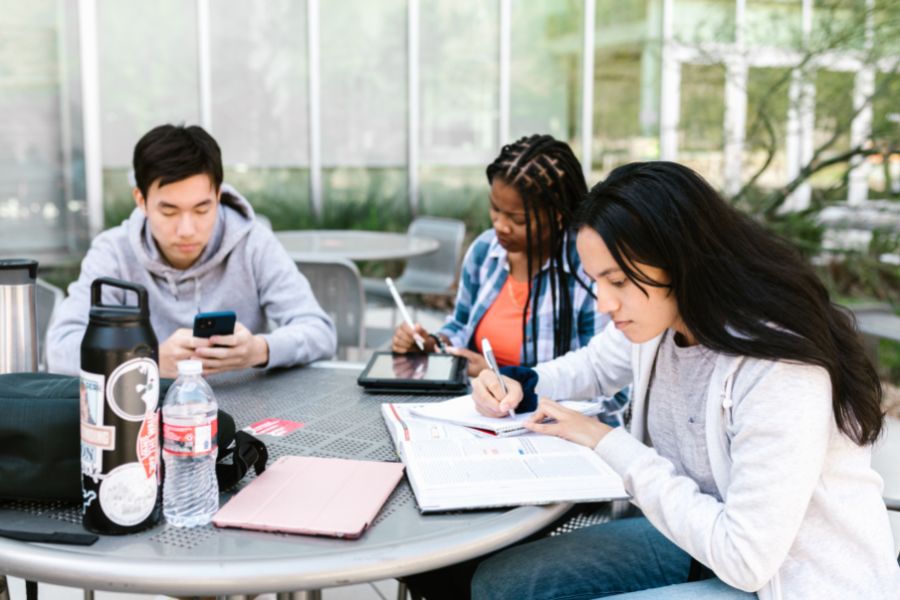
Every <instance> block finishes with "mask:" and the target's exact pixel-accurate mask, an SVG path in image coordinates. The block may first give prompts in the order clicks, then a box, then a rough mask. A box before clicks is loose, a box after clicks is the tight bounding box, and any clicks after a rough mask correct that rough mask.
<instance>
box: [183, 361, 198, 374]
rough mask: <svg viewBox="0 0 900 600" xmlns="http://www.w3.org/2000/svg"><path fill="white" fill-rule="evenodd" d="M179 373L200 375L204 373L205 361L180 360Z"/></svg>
mask: <svg viewBox="0 0 900 600" xmlns="http://www.w3.org/2000/svg"><path fill="white" fill-rule="evenodd" d="M177 364H178V374H179V375H200V374H202V373H203V362H202V361H199V360H179V361H178V363H177Z"/></svg>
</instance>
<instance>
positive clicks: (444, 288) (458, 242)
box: [397, 217, 466, 294]
mask: <svg viewBox="0 0 900 600" xmlns="http://www.w3.org/2000/svg"><path fill="white" fill-rule="evenodd" d="M407 233H408V234H409V235H412V236H421V237H427V238H431V239H435V240H437V241H438V243H439V244H440V245H439V246H438V249H437V251H436V252H433V253H431V254H426V255H425V256H417V257H415V258H411V259H409V261H407V263H406V269H404V271H403V275H401V276H400V278H399V279H398V280H397V283H398V284H400V286H401V288H404V289H414V290H415V289H421V290H432V291H431V292H429V293H436V294H437V293H449V292H452V290H453V287H454V285H455V284H456V275H457V271H458V269H459V263H460V261H461V260H462V251H463V240H464V239H465V236H466V224H465V223H463V222H462V221H460V220H458V219H445V218H441V217H417V218H416V219H414V220H413V222H412V223H410V225H409V229H408V230H407Z"/></svg>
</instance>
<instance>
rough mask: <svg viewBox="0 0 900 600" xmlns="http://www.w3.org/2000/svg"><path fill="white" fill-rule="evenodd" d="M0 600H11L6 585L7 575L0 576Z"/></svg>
mask: <svg viewBox="0 0 900 600" xmlns="http://www.w3.org/2000/svg"><path fill="white" fill-rule="evenodd" d="M0 600H9V587H8V586H7V584H6V575H0Z"/></svg>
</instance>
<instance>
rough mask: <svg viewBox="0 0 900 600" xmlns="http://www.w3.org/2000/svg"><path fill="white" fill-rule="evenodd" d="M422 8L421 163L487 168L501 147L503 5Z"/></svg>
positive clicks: (453, 1) (465, 0)
mask: <svg viewBox="0 0 900 600" xmlns="http://www.w3.org/2000/svg"><path fill="white" fill-rule="evenodd" d="M518 6H519V4H516V5H514V8H513V10H516V9H517V8H518ZM419 10H420V15H419V17H420V19H419V22H420V31H419V40H420V41H419V44H420V50H419V56H420V59H419V83H420V100H419V106H420V160H421V162H422V164H423V165H427V164H434V165H448V166H449V165H470V166H474V165H479V166H482V168H483V166H486V165H487V163H489V162H490V161H491V160H493V159H494V157H495V156H496V154H497V153H498V151H499V149H500V144H499V143H498V141H497V119H498V85H499V84H498V78H499V71H498V56H499V42H498V35H499V13H498V11H499V9H498V3H497V2H483V1H481V0H434V1H431V2H423V3H422V4H421V7H420V9H419ZM511 101H512V100H511Z"/></svg>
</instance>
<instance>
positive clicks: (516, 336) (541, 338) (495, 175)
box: [391, 135, 625, 420]
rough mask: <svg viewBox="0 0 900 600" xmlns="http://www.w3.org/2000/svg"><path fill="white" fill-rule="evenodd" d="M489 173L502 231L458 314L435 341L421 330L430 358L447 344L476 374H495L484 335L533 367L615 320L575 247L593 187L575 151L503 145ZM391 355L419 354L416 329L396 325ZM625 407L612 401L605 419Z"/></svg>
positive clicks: (474, 262) (547, 139) (478, 244)
mask: <svg viewBox="0 0 900 600" xmlns="http://www.w3.org/2000/svg"><path fill="white" fill-rule="evenodd" d="M486 174H487V179H488V183H489V184H490V186H491V188H490V194H489V196H488V201H489V203H490V215H491V221H492V223H493V228H492V229H489V230H488V231H485V232H484V233H482V234H481V235H479V236H478V238H476V239H475V241H474V242H473V243H472V245H471V246H470V247H469V249H468V251H467V252H466V256H465V259H464V261H463V266H462V274H461V276H460V284H459V292H458V294H457V298H456V306H455V308H454V311H453V314H452V315H450V316H449V317H448V318H447V321H446V323H445V324H444V325H443V326H442V327H441V328H440V330H438V332H437V334H436V335H435V336H433V337H430V336H429V335H428V333H427V332H426V330H425V329H424V328H423V327H422V326H421V325H419V324H416V326H415V329H416V333H418V334H419V335H420V336H422V337H423V338H424V339H425V340H426V343H425V351H426V352H434V351H435V350H436V349H437V346H438V339H437V338H440V342H441V343H443V344H444V345H445V346H446V347H447V351H448V352H451V353H453V354H456V355H459V356H464V357H465V358H467V359H468V362H469V375H471V376H473V377H474V376H477V375H478V374H479V373H480V372H481V371H482V370H483V369H484V368H485V367H486V364H485V361H484V358H483V357H482V354H481V343H482V339H484V338H487V339H489V340H490V342H491V345H492V346H493V349H494V353H495V356H496V358H497V362H498V364H499V365H500V366H501V367H520V366H521V367H530V366H534V365H536V364H537V363H539V362H545V361H548V360H552V359H553V358H556V357H558V356H562V355H563V354H565V353H566V352H568V351H570V350H574V349H577V348H581V347H582V346H585V345H586V344H587V343H588V341H589V340H590V339H591V338H592V337H594V335H595V334H597V333H599V332H600V331H601V330H602V329H603V327H604V326H605V325H606V323H607V321H608V318H607V317H606V316H605V315H602V314H599V313H597V312H596V311H595V308H594V304H595V301H594V295H593V293H592V292H591V289H590V287H589V283H588V279H587V276H586V275H585V273H584V270H583V269H582V267H581V261H580V260H579V258H578V254H577V252H576V250H575V234H574V231H573V230H572V219H573V218H574V215H575V212H576V210H577V208H578V206H579V204H580V202H581V201H582V199H583V198H584V197H585V196H586V194H587V184H586V183H585V179H584V174H583V173H582V170H581V164H580V163H579V162H578V159H577V158H576V157H575V154H574V153H573V152H572V149H571V148H570V147H569V145H568V144H566V143H565V142H561V141H559V140H556V139H554V138H553V137H552V136H549V135H531V136H528V137H523V138H521V139H519V140H518V141H516V142H515V143H512V144H508V145H506V146H504V147H503V149H502V150H501V151H500V155H499V156H497V158H496V159H495V160H494V161H493V162H492V163H491V164H490V165H488V167H487V170H486ZM391 348H392V350H393V351H394V352H417V351H418V348H417V346H416V344H415V341H414V338H413V330H412V329H411V328H410V327H409V326H408V325H406V324H402V325H400V326H399V327H397V329H396V331H395V332H394V338H393V340H392V343H391ZM512 371H513V372H510V370H509V369H504V372H507V373H509V374H511V375H513V376H514V369H513V370H512ZM624 401H625V397H624V395H623V396H620V397H617V398H615V399H608V400H605V402H606V403H607V406H606V407H605V408H606V411H605V412H606V413H607V414H610V413H613V412H615V411H618V410H619V409H620V408H621V405H622V404H623V403H624ZM605 420H606V419H605Z"/></svg>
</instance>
